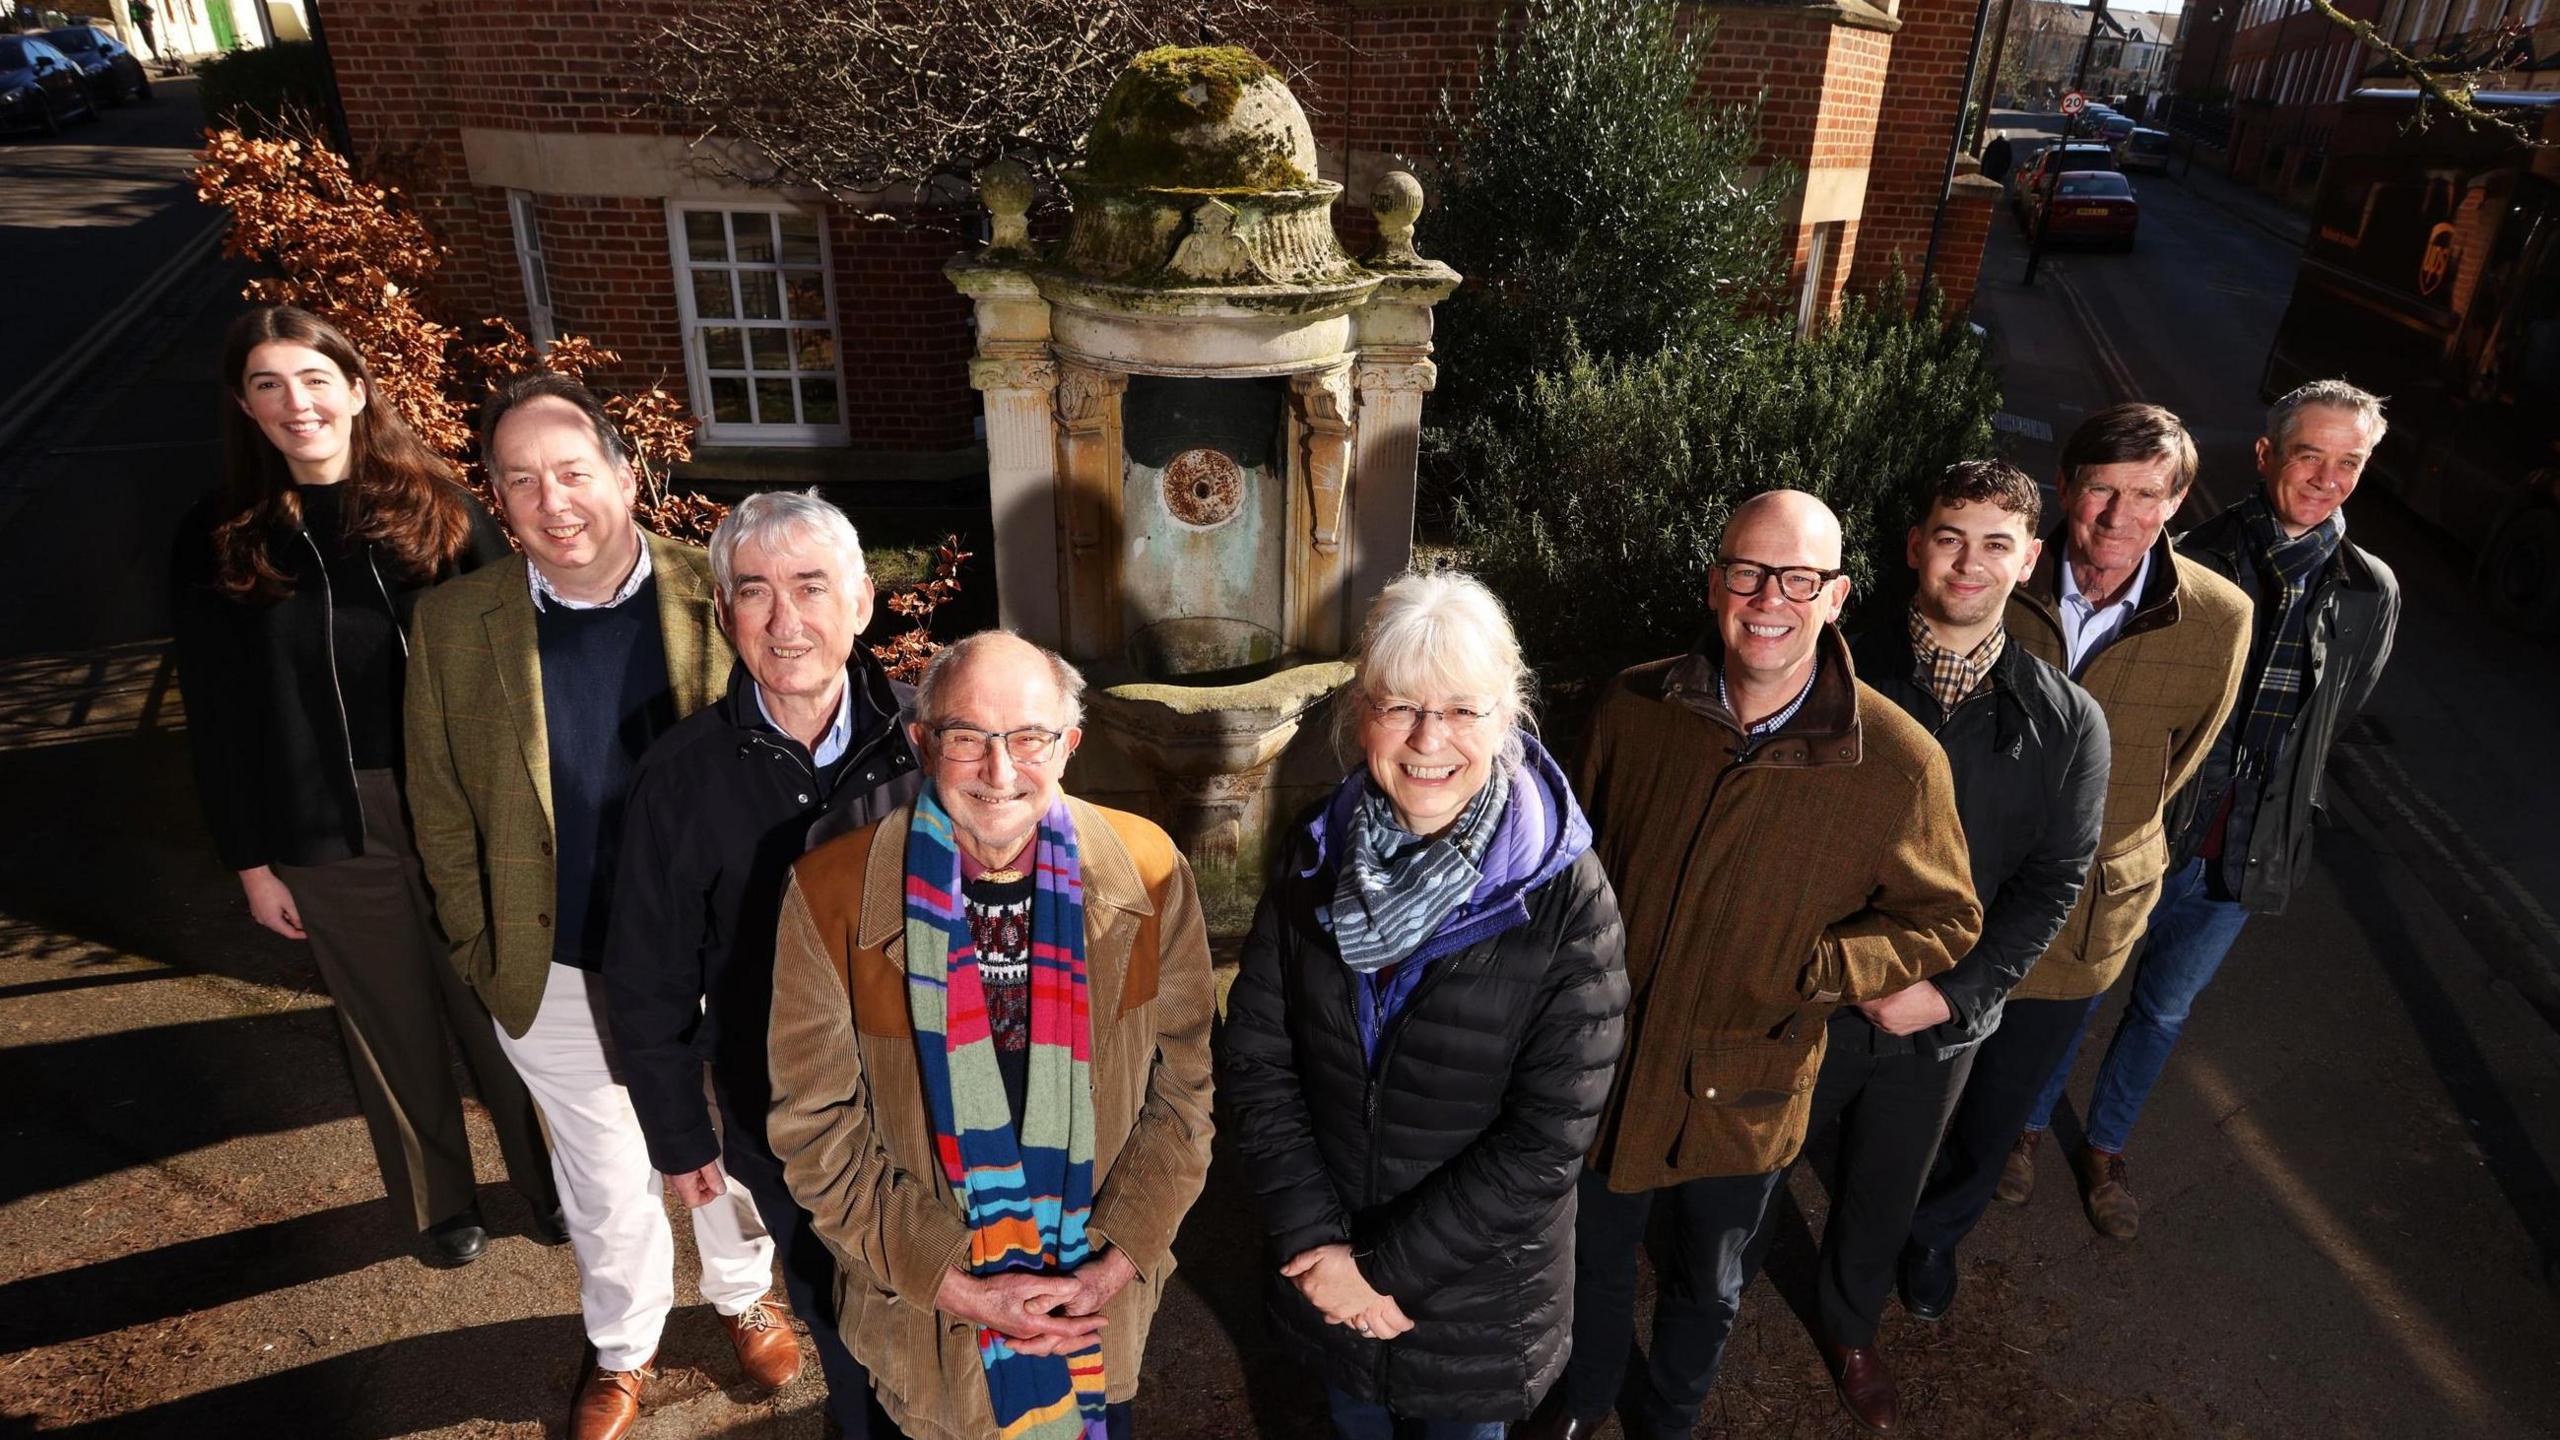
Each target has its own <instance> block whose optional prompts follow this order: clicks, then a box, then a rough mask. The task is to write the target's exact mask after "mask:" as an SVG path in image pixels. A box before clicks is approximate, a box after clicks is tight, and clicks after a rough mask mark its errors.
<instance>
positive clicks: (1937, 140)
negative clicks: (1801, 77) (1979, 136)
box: [1850, 0, 1980, 290]
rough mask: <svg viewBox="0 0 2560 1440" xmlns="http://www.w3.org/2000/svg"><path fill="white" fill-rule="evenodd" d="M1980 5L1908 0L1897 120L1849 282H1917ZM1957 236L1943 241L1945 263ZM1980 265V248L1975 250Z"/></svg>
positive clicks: (1890, 84)
mask: <svg viewBox="0 0 2560 1440" xmlns="http://www.w3.org/2000/svg"><path fill="white" fill-rule="evenodd" d="M1974 11H1975V7H1974V3H1973V0H1903V4H1902V12H1901V13H1902V29H1901V30H1900V31H1899V32H1897V33H1896V34H1895V35H1894V37H1893V55H1892V59H1891V62H1890V66H1889V68H1888V70H1887V72H1886V75H1885V84H1884V99H1883V111H1882V113H1883V114H1884V115H1886V116H1888V117H1890V119H1889V121H1888V123H1886V124H1885V125H1884V126H1882V127H1881V128H1880V129H1879V130H1878V131H1877V133H1876V137H1875V167H1874V169H1873V170H1872V171H1871V172H1870V173H1869V175H1868V178H1867V203H1866V207H1865V209H1864V210H1862V211H1861V212H1860V213H1859V216H1858V225H1859V229H1860V232H1861V235H1862V237H1863V238H1862V239H1861V240H1860V241H1859V244H1858V259H1857V264H1856V266H1855V269H1854V271H1853V273H1852V274H1851V276H1850V281H1851V283H1852V284H1854V285H1856V286H1857V287H1858V288H1859V289H1862V290H1869V289H1873V288H1875V287H1877V286H1879V285H1881V284H1883V283H1884V282H1885V280H1886V278H1887V277H1888V276H1890V275H1891V274H1892V273H1893V272H1894V271H1895V270H1896V269H1897V268H1898V269H1900V270H1901V271H1902V273H1903V274H1904V275H1906V276H1908V277H1909V278H1910V279H1911V280H1913V281H1914V282H1916V281H1917V280H1918V279H1919V277H1920V271H1921V268H1922V265H1923V262H1924V260H1925V259H1926V257H1927V255H1928V251H1929V231H1930V227H1931V225H1932V224H1933V223H1934V222H1935V221H1936V219H1937V215H1938V197H1939V195H1940V193H1941V192H1940V190H1939V181H1940V180H1941V179H1943V178H1944V177H1945V175H1946V170H1947V146H1948V144H1949V143H1950V142H1951V141H1952V140H1953V139H1954V136H1955V128H1956V122H1957V119H1958V116H1959V114H1960V112H1961V111H1962V109H1963V100H1964V96H1963V94H1962V90H1963V86H1962V83H1961V81H1962V78H1963V75H1964V62H1965V55H1966V53H1967V52H1968V51H1969V49H1970V48H1971V46H1972V44H1973V18H1974ZM1951 243H1952V242H1951V239H1950V237H1949V236H1948V235H1947V234H1945V233H1944V232H1943V231H1942V232H1941V234H1940V236H1939V241H1938V245H1939V251H1940V255H1939V258H1940V260H1941V262H1943V261H1944V260H1945V259H1946V253H1945V252H1946V250H1947V249H1948V247H1949V245H1950V244H1951ZM1975 251H1976V259H1977V261H1978V260H1979V258H1980V246H1979V245H1977V246H1976V247H1975Z"/></svg>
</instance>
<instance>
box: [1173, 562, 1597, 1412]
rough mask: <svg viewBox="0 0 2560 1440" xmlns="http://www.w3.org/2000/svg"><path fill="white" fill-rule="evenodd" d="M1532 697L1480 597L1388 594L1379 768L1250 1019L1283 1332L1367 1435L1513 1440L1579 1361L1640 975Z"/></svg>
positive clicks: (1254, 941)
mask: <svg viewBox="0 0 2560 1440" xmlns="http://www.w3.org/2000/svg"><path fill="white" fill-rule="evenodd" d="M1529 686H1530V674H1529V671H1528V667H1527V666H1526V665H1525V664H1524V663H1523V662H1522V659H1521V655H1520V644H1519V640H1518V638H1517V637H1516V636H1515V635H1514V634H1513V633H1512V628H1511V622H1510V621H1509V619H1508V618H1506V617H1505V616H1504V614H1503V612H1502V606H1501V604H1500V602H1498V601H1496V600H1495V599H1494V598H1493V595H1492V593H1491V592H1490V591H1488V590H1486V589H1485V588H1484V586H1483V585H1482V584H1480V583H1478V582H1477V581H1475V580H1473V579H1471V578H1469V577H1467V576H1464V575H1458V574H1450V573H1442V574H1436V575H1408V576H1405V577H1404V578H1402V579H1400V580H1397V581H1396V582H1395V583H1394V584H1391V585H1389V586H1388V587H1387V588H1386V590H1385V591H1384V592H1383V593H1381V594H1380V595H1379V597H1378V599H1377V601H1376V603H1375V604H1373V605H1372V606H1371V607H1370V610H1369V616H1368V621H1367V625H1366V628H1365V630H1364V633H1363V635H1362V640H1361V649H1360V659H1359V670H1358V673H1357V674H1356V676H1355V677H1354V678H1353V680H1352V682H1351V684H1350V685H1348V686H1346V687H1345V688H1344V690H1343V692H1342V694H1341V696H1340V697H1339V698H1338V701H1337V704H1338V706H1339V709H1338V711H1337V728H1336V736H1337V740H1338V742H1340V743H1342V748H1343V749H1345V750H1346V751H1349V750H1354V749H1356V750H1357V752H1358V753H1359V755H1360V756H1361V759H1362V763H1361V764H1360V765H1358V766H1356V767H1355V768H1353V770H1352V771H1351V773H1350V774H1348V775H1346V776H1345V777H1343V780H1342V783H1341V784H1340V786H1338V787H1337V788H1336V789H1335V791H1334V793H1333V794H1332V796H1331V797H1330V798H1328V799H1326V800H1325V801H1323V802H1322V803H1320V804H1318V805H1316V806H1315V807H1313V808H1312V809H1310V810H1309V811H1308V813H1307V814H1306V815H1305V817H1304V818H1303V820H1302V821H1301V823H1300V824H1299V825H1298V826H1297V827H1296V829H1295V831H1294V832H1293V834H1292V837H1291V841H1290V844H1289V846H1288V849H1287V852H1286V854H1285V855H1284V856H1283V857H1282V859H1281V861H1280V863H1279V865H1278V867H1277V870H1276V872H1275V873H1274V875H1273V877H1272V880H1271V883H1270V886H1269V887H1268V888H1267V889H1266V890H1265V891H1264V892H1263V896H1262V904H1261V908H1260V911H1259V913H1258V914H1257V915H1256V917H1255V920H1254V926H1253V932H1252V934H1251V936H1250V937H1249V938H1248V939H1247V940H1246V942H1245V949H1244V959H1243V965H1242V969H1241V970H1240V972H1239V973H1238V975H1237V977H1236V982H1235V988H1234V990H1233V992H1232V993H1231V995H1230V996H1229V999H1228V1013H1227V1037H1226V1038H1227V1049H1226V1074H1225V1076H1224V1077H1223V1078H1222V1080H1221V1082H1220V1087H1219V1088H1220V1092H1221V1098H1223V1099H1224V1100H1225V1101H1226V1102H1227V1104H1228V1105H1229V1106H1230V1107H1232V1112H1233V1114H1234V1116H1235V1122H1236V1123H1235V1130H1236V1133H1237V1134H1238V1135H1239V1136H1240V1137H1241V1138H1240V1139H1239V1141H1238V1142H1237V1144H1238V1148H1239V1149H1240V1150H1241V1151H1242V1152H1243V1155H1244V1159H1245V1165H1246V1169H1247V1173H1248V1174H1249V1175H1250V1176H1251V1177H1252V1181H1253V1186H1254V1190H1255V1192H1256V1193H1257V1194H1258V1195H1259V1196H1260V1198H1261V1205H1262V1212H1263V1220H1264V1224H1265V1226H1266V1227H1267V1228H1268V1230H1269V1232H1270V1235H1271V1240H1272V1247H1273V1256H1274V1259H1275V1261H1276V1262H1277V1265H1278V1273H1277V1274H1276V1275H1275V1276H1274V1279H1273V1283H1272V1290H1271V1313H1272V1318H1273V1323H1274V1326H1275V1328H1276V1329H1277V1330H1278V1332H1279V1334H1280V1335H1281V1337H1282V1338H1283V1339H1284V1340H1285V1341H1287V1342H1288V1343H1289V1345H1290V1346H1291V1348H1292V1349H1293V1350H1294V1351H1295V1352H1296V1353H1297V1356H1298V1358H1299V1359H1300V1360H1302V1361H1303V1363H1305V1364H1306V1365H1307V1366H1308V1367H1309V1368H1310V1369H1311V1370H1312V1371H1313V1372H1314V1373H1315V1374H1316V1375H1318V1376H1319V1377H1321V1378H1322V1380H1323V1381H1324V1384H1325V1387H1326V1391H1327V1398H1328V1401H1329V1403H1330V1406H1331V1409H1332V1414H1333V1420H1334V1426H1335V1429H1336V1431H1337V1432H1338V1433H1339V1434H1340V1435H1341V1436H1343V1437H1344V1440H1386V1437H1389V1436H1393V1435H1396V1434H1398V1433H1399V1432H1403V1433H1408V1434H1411V1433H1418V1434H1420V1435H1421V1436H1424V1437H1427V1440H1461V1437H1463V1440H1491V1437H1498V1436H1500V1435H1502V1434H1503V1433H1504V1432H1505V1430H1506V1428H1507V1427H1508V1426H1509V1424H1510V1423H1512V1422H1514V1421H1517V1420H1519V1419H1521V1418H1523V1417H1525V1416H1527V1415H1528V1414H1529V1412H1530V1411H1531V1410H1532V1409H1533V1408H1534V1407H1535V1406H1536V1405H1537V1403H1538V1401H1539V1399H1540V1397H1541V1396H1543V1395H1544V1394H1545V1392H1546V1390H1547V1388H1548V1386H1549V1385H1551V1384H1552V1383H1553V1382H1554V1380H1555V1378H1556V1376H1557V1375H1558V1374H1559V1373H1561V1371H1562V1369H1563V1366H1564V1361H1565V1352H1566V1347H1567V1344H1568V1339H1569V1335H1570V1332H1571V1329H1572V1326H1571V1324H1570V1321H1571V1318H1572V1316H1571V1308H1572V1294H1573V1264H1572V1246H1571V1239H1570V1237H1571V1236H1572V1234H1573V1221H1574V1202H1573V1191H1574V1181H1575V1178H1576V1177H1577V1176H1578V1175H1579V1174H1580V1173H1581V1169H1582V1156H1583V1152H1584V1151H1585V1150H1586V1149H1587V1148H1588V1147H1589V1146H1590V1144H1591V1139H1592V1134H1593V1131H1594V1129H1595V1128H1596V1126H1597V1125H1598V1122H1599V1116H1600V1110H1601V1105H1602V1102H1603V1101H1604V1100H1605V1099H1606V1098H1607V1096H1608V1092H1609V1082H1610V1078H1611V1075H1612V1073H1613V1071H1614V1070H1615V1067H1616V1065H1617V1060H1618V1045H1619V1038H1620V1025H1621V1020H1622V1018H1623V1015H1624V1012H1625V1010H1626V1005H1627V979H1626V969H1625V964H1624V959H1623V954H1622V952H1623V949H1624V935H1623V932H1622V931H1621V929H1620V926H1619V923H1618V905H1617V897H1616V896H1615V895H1613V894H1612V893H1611V892H1610V889H1609V882H1608V879H1607V878H1606V877H1605V876H1604V875H1603V874H1602V873H1601V870H1600V865H1599V862H1598V861H1597V860H1596V859H1595V858H1594V857H1593V856H1592V854H1591V827H1590V825H1589V824H1588V823H1587V822H1586V821H1585V820H1584V818H1583V815H1582V811H1581V808H1580V807H1579V806H1578V805H1576V804H1575V802H1574V798H1573V794H1572V791H1571V790H1570V788H1569V787H1568V786H1567V785H1566V782H1565V777H1564V773H1563V771H1562V770H1561V769H1560V768H1559V767H1558V766H1557V765H1556V763H1555V761H1554V760H1553V759H1552V758H1550V757H1549V756H1548V754H1547V752H1546V750H1545V748H1544V747H1542V746H1540V745H1539V743H1538V741H1537V740H1536V738H1535V737H1533V736H1532V735H1530V734H1529V733H1528V731H1527V729H1526V727H1525V724H1524V722H1525V719H1526V714H1527V706H1528V696H1529Z"/></svg>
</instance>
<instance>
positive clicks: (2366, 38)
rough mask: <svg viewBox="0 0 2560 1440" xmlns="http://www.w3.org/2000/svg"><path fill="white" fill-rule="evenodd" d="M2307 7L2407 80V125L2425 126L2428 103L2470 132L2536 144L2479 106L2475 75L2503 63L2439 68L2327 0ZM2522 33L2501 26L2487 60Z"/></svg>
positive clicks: (2514, 122)
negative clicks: (2412, 95)
mask: <svg viewBox="0 0 2560 1440" xmlns="http://www.w3.org/2000/svg"><path fill="white" fill-rule="evenodd" d="M2311 8H2312V9H2313V10H2314V11H2316V12H2318V13H2319V15H2320V18H2322V19H2324V20H2326V21H2328V22H2329V23H2330V24H2332V25H2336V26H2338V27H2339V28H2341V29H2343V30H2345V31H2346V32H2347V33H2348V34H2349V35H2352V36H2354V37H2355V40H2356V43H2357V44H2359V45H2362V46H2364V47H2365V48H2366V49H2368V50H2371V51H2373V52H2374V53H2375V54H2377V55H2380V56H2381V57H2382V58H2383V59H2385V60H2387V61H2389V62H2390V63H2391V65H2392V66H2393V67H2394V68H2395V69H2397V70H2398V71H2399V72H2400V73H2401V74H2403V75H2405V76H2407V77H2408V78H2409V83H2411V84H2413V85H2415V86H2417V87H2418V113H2417V116H2416V117H2415V119H2413V120H2412V121H2411V123H2412V124H2414V125H2417V126H2420V127H2424V126H2425V125H2426V123H2427V106H2428V105H2429V104H2430V103H2433V104H2437V105H2441V106H2443V107H2444V108H2445V109H2446V110H2448V111H2450V112H2452V113H2453V115H2454V116H2455V117H2456V118H2457V119H2460V120H2461V121H2462V122H2463V123H2464V124H2465V125H2466V126H2471V127H2475V128H2476V127H2478V126H2482V125H2486V126H2490V127H2492V128H2494V129H2498V130H2503V131H2505V132H2507V133H2508V134H2509V135H2512V136H2514V137H2515V138H2516V139H2518V140H2521V141H2524V142H2525V143H2526V144H2529V145H2538V144H2540V143H2542V141H2541V140H2540V138H2539V137H2538V136H2536V135H2535V134H2534V133H2533V131H2532V129H2531V128H2530V127H2528V126H2527V125H2526V124H2525V123H2524V122H2522V121H2520V120H2518V119H2517V118H2516V117H2514V116H2512V115H2503V114H2500V113H2498V112H2497V111H2494V110H2489V109H2485V108H2483V107H2482V106H2481V105H2480V103H2479V98H2478V97H2479V94H2480V83H2479V82H2480V77H2481V76H2482V75H2483V74H2493V73H2496V72H2497V71H2498V70H2500V69H2503V68H2505V67H2504V66H2503V64H2497V63H2493V64H2490V65H2486V66H2480V67H2475V68H2470V69H2463V70H2440V69H2439V68H2438V67H2435V66H2431V65H2429V64H2428V63H2427V62H2426V61H2424V60H2421V59H2419V58H2417V57H2416V56H2414V55H2411V54H2410V53H2409V52H2407V51H2405V50H2403V49H2401V48H2400V47H2399V46H2397V45H2394V44H2392V43H2391V41H2390V40H2389V39H2388V38H2387V37H2385V36H2384V35H2383V33H2382V32H2381V31H2380V30H2379V29H2377V28H2375V26H2374V24H2373V22H2372V21H2370V20H2359V19H2356V18H2355V17H2354V16H2352V15H2349V14H2347V13H2346V12H2345V11H2343V10H2340V9H2339V8H2338V7H2337V6H2336V5H2335V4H2332V3H2331V0H2311ZM2522 33H2523V32H2522V30H2521V29H2518V28H2516V27H2512V26H2510V27H2502V28H2501V29H2500V31H2499V32H2498V33H2496V34H2495V35H2493V37H2492V40H2493V43H2492V45H2491V47H2490V49H2489V51H2488V54H2489V55H2490V57H2491V58H2492V60H2493V61H2495V60H2497V58H2498V57H2502V56H2504V55H2505V54H2506V53H2507V51H2508V50H2509V49H2510V48H2512V46H2513V44H2514V42H2515V41H2516V39H2518V38H2519V37H2520V36H2521V35H2522Z"/></svg>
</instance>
